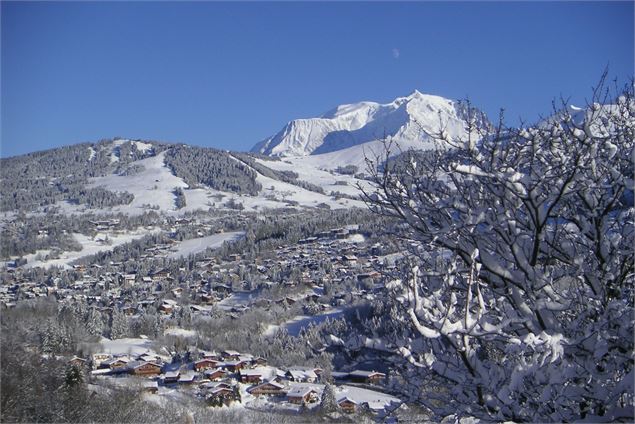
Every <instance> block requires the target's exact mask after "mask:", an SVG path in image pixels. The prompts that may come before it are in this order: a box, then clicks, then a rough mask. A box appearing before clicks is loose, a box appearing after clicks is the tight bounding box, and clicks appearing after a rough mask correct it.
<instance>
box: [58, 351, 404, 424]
mask: <svg viewBox="0 0 635 424" xmlns="http://www.w3.org/2000/svg"><path fill="white" fill-rule="evenodd" d="M139 342H141V345H142V346H143V339H141V340H134V339H127V340H124V342H123V343H120V344H119V346H124V345H125V344H126V343H128V346H130V345H133V346H134V345H135V343H139ZM107 344H108V343H107ZM108 345H110V346H111V347H112V346H113V344H112V343H110V344H108ZM137 347H138V346H137ZM114 350H115V351H116V350H117V349H114ZM137 350H138V353H137V354H122V353H119V354H117V353H104V352H100V353H95V354H93V355H91V358H89V359H85V358H79V357H74V358H72V359H71V361H70V362H71V364H73V366H75V367H77V368H78V369H80V370H82V371H83V372H90V374H91V377H92V381H94V382H95V384H99V383H105V382H106V381H108V382H110V383H113V382H114V383H115V384H127V385H132V386H136V387H139V389H140V390H141V391H143V392H144V393H147V394H149V395H155V396H161V395H165V396H169V395H170V393H173V391H174V390H178V391H181V392H183V393H186V394H188V395H190V396H194V397H197V398H199V399H201V400H204V401H205V402H206V403H207V404H208V405H210V406H213V407H220V406H223V405H226V406H230V405H232V404H236V403H238V404H240V403H245V404H249V405H251V406H253V407H263V406H264V404H268V406H273V407H281V408H287V409H291V410H294V411H299V409H298V408H301V407H316V406H317V404H318V402H319V400H320V399H321V397H322V394H323V391H324V390H325V389H324V388H325V384H330V382H329V381H328V380H326V379H325V377H324V375H323V370H322V369H320V368H315V367H302V366H297V367H289V368H288V369H281V368H278V367H272V366H268V365H267V360H266V359H265V358H262V357H254V356H253V355H250V354H247V353H240V352H237V351H231V350H227V351H223V352H220V353H218V352H209V351H203V350H198V349H192V350H191V351H188V353H187V355H186V357H185V358H179V359H177V358H174V357H169V356H165V355H160V354H156V353H153V352H151V351H149V350H146V351H142V350H143V349H137ZM332 379H333V380H334V381H335V385H334V386H332V387H333V390H334V392H333V393H334V395H335V401H336V402H337V405H338V407H339V408H340V409H341V411H343V412H345V413H355V412H358V411H361V410H364V411H368V412H370V413H372V414H374V415H377V416H383V415H384V414H386V413H388V412H390V411H392V410H394V409H396V408H397V407H399V405H400V404H401V401H399V399H397V398H395V397H393V396H390V395H387V394H385V393H382V392H381V388H382V385H383V384H384V382H385V379H386V374H384V373H381V372H377V371H366V370H354V371H351V372H333V373H332Z"/></svg>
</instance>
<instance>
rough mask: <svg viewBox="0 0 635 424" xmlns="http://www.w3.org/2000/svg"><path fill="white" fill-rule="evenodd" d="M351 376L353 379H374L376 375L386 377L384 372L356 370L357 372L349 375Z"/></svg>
mask: <svg viewBox="0 0 635 424" xmlns="http://www.w3.org/2000/svg"><path fill="white" fill-rule="evenodd" d="M349 375H350V376H351V377H364V378H368V377H372V376H374V375H386V374H384V373H382V372H378V371H364V370H355V371H351V372H350V373H349Z"/></svg>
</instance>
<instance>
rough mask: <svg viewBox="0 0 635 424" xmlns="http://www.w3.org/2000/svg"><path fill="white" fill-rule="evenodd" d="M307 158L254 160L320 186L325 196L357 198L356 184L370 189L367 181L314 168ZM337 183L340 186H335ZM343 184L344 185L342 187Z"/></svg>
mask: <svg viewBox="0 0 635 424" xmlns="http://www.w3.org/2000/svg"><path fill="white" fill-rule="evenodd" d="M308 158H310V156H301V157H286V158H284V159H282V160H278V161H269V160H262V159H256V161H257V162H259V163H260V164H262V165H264V166H267V167H269V168H271V169H275V170H276V171H293V172H295V173H297V174H298V179H299V180H302V181H306V182H309V183H311V184H315V185H317V186H320V187H322V188H323V189H324V192H325V193H327V194H328V193H331V192H332V191H339V192H340V193H344V194H347V195H350V196H358V195H359V189H358V188H357V184H361V185H362V187H364V188H366V187H370V183H369V182H368V181H365V180H360V179H357V178H355V177H354V176H353V175H342V174H338V173H336V172H332V171H329V170H328V169H327V168H320V167H317V166H314V165H313V164H311V163H310V162H311V160H310V159H308ZM335 168H337V165H336V166H333V167H332V169H335ZM363 171H364V168H363V167H358V172H363ZM338 182H339V183H340V184H337V183H338ZM343 182H345V183H346V185H343V184H342V183H343Z"/></svg>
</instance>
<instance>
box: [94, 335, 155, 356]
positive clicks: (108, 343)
mask: <svg viewBox="0 0 635 424" xmlns="http://www.w3.org/2000/svg"><path fill="white" fill-rule="evenodd" d="M153 343H154V342H153V341H152V340H150V339H142V338H125V339H115V340H110V339H107V338H106V337H102V338H101V340H100V341H99V343H97V346H96V349H97V350H96V352H98V353H109V354H111V355H143V354H144V353H148V354H150V355H156V356H162V355H159V354H158V353H157V352H155V351H154V350H152V344H153Z"/></svg>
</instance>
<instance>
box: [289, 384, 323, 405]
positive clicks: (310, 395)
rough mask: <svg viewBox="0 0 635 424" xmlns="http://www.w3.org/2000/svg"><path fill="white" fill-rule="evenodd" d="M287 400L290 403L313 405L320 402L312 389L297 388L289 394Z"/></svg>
mask: <svg viewBox="0 0 635 424" xmlns="http://www.w3.org/2000/svg"><path fill="white" fill-rule="evenodd" d="M287 400H288V401H289V402H290V403H295V404H302V403H312V402H316V401H317V400H318V393H317V391H316V390H315V389H314V388H312V387H302V386H296V387H293V388H292V389H291V390H289V391H288V392H287Z"/></svg>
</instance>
